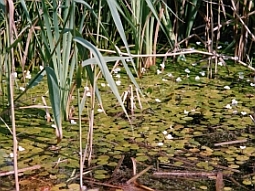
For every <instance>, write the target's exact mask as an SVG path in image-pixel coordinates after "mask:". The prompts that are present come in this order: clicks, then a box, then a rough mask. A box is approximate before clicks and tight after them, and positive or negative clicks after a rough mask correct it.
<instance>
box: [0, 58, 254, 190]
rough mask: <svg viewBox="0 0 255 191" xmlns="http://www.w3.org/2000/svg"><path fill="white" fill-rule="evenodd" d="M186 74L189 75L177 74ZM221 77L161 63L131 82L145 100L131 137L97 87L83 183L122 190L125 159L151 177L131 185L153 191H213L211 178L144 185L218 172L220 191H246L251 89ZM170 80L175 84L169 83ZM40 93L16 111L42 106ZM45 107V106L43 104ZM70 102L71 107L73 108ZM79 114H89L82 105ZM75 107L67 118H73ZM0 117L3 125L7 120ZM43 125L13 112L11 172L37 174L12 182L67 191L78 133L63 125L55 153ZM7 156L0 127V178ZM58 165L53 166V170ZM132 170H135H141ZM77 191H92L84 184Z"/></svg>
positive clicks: (35, 114)
mask: <svg viewBox="0 0 255 191" xmlns="http://www.w3.org/2000/svg"><path fill="white" fill-rule="evenodd" d="M187 68H188V69H189V70H190V73H187V72H185V71H187V70H186V69H187ZM229 70H230V74H229V75H228V74H227V71H226V69H225V68H224V67H222V68H219V71H220V73H219V75H218V77H217V78H215V79H210V80H209V79H207V78H206V77H205V76H202V75H201V73H200V72H201V71H202V69H201V67H200V66H191V65H190V64H189V63H186V64H182V66H179V65H177V64H171V63H170V62H169V63H168V65H167V68H166V69H165V71H163V73H161V74H159V75H156V74H154V73H152V72H149V73H147V74H145V75H144V76H143V78H142V79H139V80H138V82H139V84H140V86H141V89H142V91H143V93H144V95H145V96H144V97H142V98H141V101H142V103H143V109H136V110H135V114H134V116H133V117H132V123H133V130H132V128H131V126H130V124H129V122H128V120H127V119H126V118H125V117H121V115H120V113H121V108H119V107H115V106H117V101H116V100H115V99H114V98H113V95H111V94H109V92H110V91H109V89H108V87H107V86H106V87H100V90H101V94H102V96H103V103H104V108H105V110H106V112H107V114H108V116H107V115H105V114H103V113H99V112H98V111H97V109H98V108H96V115H95V126H94V148H93V149H94V152H93V157H92V162H91V163H92V167H94V169H93V170H92V171H91V173H89V174H88V175H86V177H92V178H95V179H96V180H98V181H99V182H107V181H108V182H109V180H111V184H114V185H117V184H122V183H125V181H127V180H128V179H129V178H131V177H132V168H133V166H132V163H131V159H130V158H131V157H134V158H136V160H137V161H138V162H140V163H142V164H144V165H145V164H146V165H152V166H153V168H152V169H153V170H150V171H148V172H147V173H146V174H145V175H143V176H141V177H140V178H139V180H140V182H141V183H143V184H144V185H147V186H148V187H151V188H154V189H158V190H178V189H179V190H181V189H182V190H183V189H186V190H206V189H207V190H215V180H214V178H215V177H210V179H205V180H201V177H180V178H177V177H171V179H169V180H168V179H167V178H165V179H162V178H161V179H152V177H151V175H152V174H153V172H155V171H166V172H169V171H176V170H179V171H178V172H183V171H185V172H201V173H203V172H219V171H220V172H223V175H224V183H225V190H244V189H245V188H246V189H247V190H251V189H253V184H254V183H255V176H254V175H253V173H254V171H253V168H254V164H253V160H254V156H255V145H254V135H255V134H254V131H255V130H254V124H253V122H252V121H251V119H250V117H249V115H250V114H252V113H253V108H254V106H255V105H254V104H255V102H254V99H255V98H254V95H253V94H254V87H252V86H251V83H252V82H251V81H247V80H250V79H249V75H248V74H249V73H250V72H249V71H246V70H245V69H244V68H242V67H238V66H235V67H233V66H231V65H230V66H229ZM240 71H242V72H243V73H244V76H245V77H244V79H240V78H239V74H238V72H240ZM170 73H171V74H172V76H171V75H170ZM187 75H188V76H187ZM123 76H124V74H123V73H121V77H122V78H121V81H122V85H121V86H119V88H120V92H123V91H125V90H127V89H128V85H129V84H128V80H126V78H125V77H123ZM197 76H199V80H198V78H197ZM178 77H180V79H181V81H179V82H176V79H177V78H178ZM114 78H115V79H116V80H117V78H116V77H115V76H114ZM102 82H103V81H102ZM100 83H101V82H100ZM100 83H99V84H100ZM228 87H229V88H228ZM45 92H46V87H45V86H43V85H41V86H38V87H35V88H34V89H32V90H31V91H30V90H29V91H28V92H27V94H26V95H25V96H24V97H22V98H21V101H20V102H19V105H21V106H24V105H31V104H39V103H42V101H41V99H40V96H42V95H46V94H45ZM16 93H17V94H18V92H16ZM46 100H47V102H49V99H48V98H46ZM75 100H76V99H74V100H73V103H72V104H73V105H74V106H76V107H77V104H76V103H75ZM87 106H88V108H89V104H88V105H87ZM136 106H137V107H138V100H137V99H136ZM76 107H75V112H74V117H77V111H76V109H77V108H76ZM87 110H88V109H85V110H84V112H83V113H84V116H83V117H84V118H86V117H87V116H86V114H87ZM2 117H3V119H4V120H5V121H6V122H7V123H9V118H8V115H3V116H2ZM44 117H45V111H44V110H42V109H22V110H21V109H18V110H16V125H17V134H18V142H19V146H21V147H22V148H24V149H25V150H24V151H19V162H18V163H19V168H20V169H22V168H25V167H31V166H34V165H38V164H39V165H41V168H40V169H38V170H33V171H26V172H24V174H22V175H21V176H20V184H21V188H22V190H40V189H41V190H42V189H44V188H45V190H46V189H47V188H48V187H49V188H52V190H64V189H67V187H66V184H65V182H66V180H68V179H69V178H70V177H71V174H72V173H73V171H74V170H75V169H76V170H77V171H76V175H77V174H78V169H79V154H78V153H79V143H78V134H79V133H78V125H73V124H70V123H69V122H65V123H64V125H63V126H64V138H63V140H62V142H61V143H59V144H58V145H55V143H56V138H55V135H54V129H53V128H52V127H51V125H52V123H47V122H46V121H45V118H44ZM82 125H83V131H84V132H83V133H84V134H83V138H84V144H83V147H85V144H86V137H87V130H88V123H87V121H83V122H82ZM241 140H243V141H245V142H242V141H241ZM230 141H237V143H235V142H234V143H232V142H230ZM225 142H229V143H228V144H224V143H225ZM217 144H218V145H217ZM240 146H241V147H240ZM11 149H12V137H11V134H10V133H9V131H8V130H7V128H6V127H5V125H4V124H1V126H0V173H1V172H3V171H10V170H12V158H11V157H10V153H11V152H12V150H11ZM123 155H124V156H125V159H124V161H123V163H122V165H121V166H120V168H119V172H118V173H120V174H117V175H118V176H117V177H112V175H113V171H114V169H115V167H116V166H117V164H118V162H119V159H120V158H121V157H122V156H123ZM58 161H61V162H60V163H59V164H58V165H56V163H57V162H58ZM138 165H139V167H138V168H139V170H142V169H144V168H146V167H145V166H143V165H141V164H138ZM86 170H87V169H84V171H86ZM230 177H231V178H230ZM234 180H235V181H234ZM75 183H79V180H78V178H77V179H74V180H73V181H71V183H70V184H71V185H72V186H73V187H74V188H73V189H74V190H75V189H77V184H75ZM85 184H87V185H88V186H91V187H100V186H98V185H95V184H91V183H88V181H85ZM25 185H30V187H29V188H28V187H26V186H25ZM0 187H1V189H2V190H11V189H12V188H13V179H12V176H8V177H4V178H3V177H1V178H0ZM70 189H71V188H69V190H70ZM67 190H68V189H67ZM104 190H106V188H104Z"/></svg>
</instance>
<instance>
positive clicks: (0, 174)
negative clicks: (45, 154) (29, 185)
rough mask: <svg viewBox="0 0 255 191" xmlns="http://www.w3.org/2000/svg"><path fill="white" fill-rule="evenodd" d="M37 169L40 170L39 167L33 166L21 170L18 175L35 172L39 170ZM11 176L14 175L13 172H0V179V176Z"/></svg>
mask: <svg viewBox="0 0 255 191" xmlns="http://www.w3.org/2000/svg"><path fill="white" fill-rule="evenodd" d="M39 168H41V165H35V166H31V167H27V168H22V169H19V170H18V173H22V172H25V171H28V170H35V169H39ZM11 174H14V170H12V171H9V172H0V177H1V176H8V175H11Z"/></svg>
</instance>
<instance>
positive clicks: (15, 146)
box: [6, 0, 19, 191]
mask: <svg viewBox="0 0 255 191" xmlns="http://www.w3.org/2000/svg"><path fill="white" fill-rule="evenodd" d="M6 7H7V8H8V10H6V14H7V18H8V30H9V46H10V45H12V44H13V42H14V40H13V33H14V28H15V26H14V25H15V23H14V4H13V1H12V0H9V1H7V3H6ZM9 59H10V60H9V64H10V66H9V69H10V71H9V89H10V94H9V96H10V106H11V124H12V138H13V166H14V177H15V188H16V191H19V177H18V173H19V172H18V153H17V151H18V142H17V136H16V124H15V110H14V107H15V106H14V90H13V88H14V86H13V84H14V78H15V77H14V75H13V74H14V72H15V58H14V51H13V48H11V51H10V56H9Z"/></svg>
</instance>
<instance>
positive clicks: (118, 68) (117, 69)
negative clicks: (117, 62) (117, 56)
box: [113, 67, 121, 74]
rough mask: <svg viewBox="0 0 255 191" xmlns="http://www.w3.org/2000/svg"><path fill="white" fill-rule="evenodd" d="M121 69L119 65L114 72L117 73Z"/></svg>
mask: <svg viewBox="0 0 255 191" xmlns="http://www.w3.org/2000/svg"><path fill="white" fill-rule="evenodd" d="M120 71H121V69H120V67H117V68H115V69H114V70H113V72H114V73H115V74H117V73H118V72H120Z"/></svg>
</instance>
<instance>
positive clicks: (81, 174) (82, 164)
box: [77, 88, 84, 190]
mask: <svg viewBox="0 0 255 191" xmlns="http://www.w3.org/2000/svg"><path fill="white" fill-rule="evenodd" d="M77 102H78V104H79V103H80V89H79V88H77ZM78 113H79V115H78V118H79V140H80V190H82V187H83V182H82V180H83V178H82V177H83V166H84V163H83V156H82V127H81V107H80V106H78Z"/></svg>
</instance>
